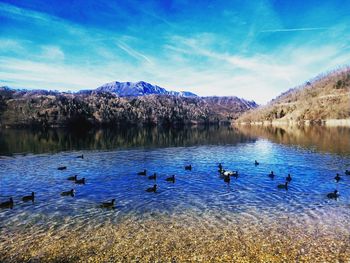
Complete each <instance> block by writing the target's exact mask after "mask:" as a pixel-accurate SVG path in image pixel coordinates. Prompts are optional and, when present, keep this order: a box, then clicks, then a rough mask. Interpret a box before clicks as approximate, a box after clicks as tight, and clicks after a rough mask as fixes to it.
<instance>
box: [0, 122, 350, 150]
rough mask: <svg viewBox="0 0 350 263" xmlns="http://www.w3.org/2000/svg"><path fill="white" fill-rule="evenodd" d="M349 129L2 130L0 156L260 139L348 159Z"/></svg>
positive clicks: (241, 127)
mask: <svg viewBox="0 0 350 263" xmlns="http://www.w3.org/2000/svg"><path fill="white" fill-rule="evenodd" d="M349 134H350V128H349V127H324V126H302V127H296V126H293V127H292V126H283V127H274V126H235V127H230V126H224V127H222V126H221V127H217V126H210V127H201V126H200V127H192V128H178V129H162V128H143V129H141V128H136V127H131V128H128V129H127V128H119V129H116V130H112V129H102V130H87V131H85V132H82V131H80V132H77V131H69V130H63V129H55V130H26V129H19V130H14V129H3V130H0V155H12V154H14V153H34V154H38V153H48V152H52V153H53V152H60V151H79V150H108V149H117V148H135V147H146V148H152V147H188V146H195V145H228V144H230V145H234V144H237V143H245V142H252V141H255V140H258V139H260V138H264V139H268V140H270V141H273V142H276V143H282V144H287V145H294V146H301V147H305V148H310V149H315V150H318V151H322V152H330V153H336V154H350V136H349Z"/></svg>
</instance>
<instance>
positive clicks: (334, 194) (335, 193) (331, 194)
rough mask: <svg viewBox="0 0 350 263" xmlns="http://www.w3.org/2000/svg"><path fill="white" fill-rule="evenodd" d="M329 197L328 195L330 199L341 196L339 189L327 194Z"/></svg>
mask: <svg viewBox="0 0 350 263" xmlns="http://www.w3.org/2000/svg"><path fill="white" fill-rule="evenodd" d="M327 197H328V198H329V199H337V198H338V197H339V194H338V190H334V192H333V193H329V194H327Z"/></svg>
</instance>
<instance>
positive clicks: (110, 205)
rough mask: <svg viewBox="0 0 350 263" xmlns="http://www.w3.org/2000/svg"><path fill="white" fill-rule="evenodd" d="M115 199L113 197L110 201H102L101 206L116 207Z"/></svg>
mask: <svg viewBox="0 0 350 263" xmlns="http://www.w3.org/2000/svg"><path fill="white" fill-rule="evenodd" d="M114 202H115V199H112V200H111V201H110V202H102V204H101V207H104V208H114Z"/></svg>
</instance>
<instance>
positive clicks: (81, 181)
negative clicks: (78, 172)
mask: <svg viewBox="0 0 350 263" xmlns="http://www.w3.org/2000/svg"><path fill="white" fill-rule="evenodd" d="M74 182H75V183H76V184H85V178H81V179H77V180H75V181H74Z"/></svg>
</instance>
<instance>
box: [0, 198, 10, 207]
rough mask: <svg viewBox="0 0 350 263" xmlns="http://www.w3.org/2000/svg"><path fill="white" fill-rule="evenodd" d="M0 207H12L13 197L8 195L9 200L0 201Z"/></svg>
mask: <svg viewBox="0 0 350 263" xmlns="http://www.w3.org/2000/svg"><path fill="white" fill-rule="evenodd" d="M0 208H11V209H12V208H13V199H12V197H10V200H9V201H6V202H2V203H0Z"/></svg>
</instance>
